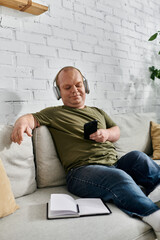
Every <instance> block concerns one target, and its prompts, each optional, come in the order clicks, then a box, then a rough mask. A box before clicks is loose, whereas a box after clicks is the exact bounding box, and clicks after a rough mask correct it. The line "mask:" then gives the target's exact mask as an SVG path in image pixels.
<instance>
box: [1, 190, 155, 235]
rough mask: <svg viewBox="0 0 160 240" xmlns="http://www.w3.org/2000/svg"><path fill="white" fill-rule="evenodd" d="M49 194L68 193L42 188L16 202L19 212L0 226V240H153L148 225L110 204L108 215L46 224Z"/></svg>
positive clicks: (47, 222) (60, 220) (4, 220)
mask: <svg viewBox="0 0 160 240" xmlns="http://www.w3.org/2000/svg"><path fill="white" fill-rule="evenodd" d="M52 193H68V191H67V189H66V186H61V187H54V188H43V189H38V190H37V191H36V192H34V193H33V194H30V195H28V196H25V197H22V198H18V199H17V203H18V204H19V206H20V209H19V210H18V211H16V212H15V213H14V215H10V216H8V217H7V218H6V219H5V218H4V219H3V221H2V222H1V225H0V229H1V232H0V236H1V240H10V239H11V240H21V239H23V240H36V239H38V240H51V239H53V240H64V239H65V240H81V239H83V240H94V239H95V240H154V239H155V235H154V232H153V230H152V229H151V227H150V226H149V225H148V224H146V223H144V222H142V221H141V220H139V219H136V218H131V217H130V216H128V215H127V214H125V213H124V212H122V211H121V210H120V209H118V208H117V207H116V206H115V205H113V204H110V203H109V204H108V206H109V208H110V209H111V211H112V214H110V215H104V216H98V217H97V216H92V217H91V216H89V217H80V218H68V219H58V220H47V219H46V210H47V208H46V203H47V202H48V201H49V198H50V194H52ZM68 194H69V193H68ZM74 197H75V196H74ZM8 228H9V231H8ZM6 232H7V234H6Z"/></svg>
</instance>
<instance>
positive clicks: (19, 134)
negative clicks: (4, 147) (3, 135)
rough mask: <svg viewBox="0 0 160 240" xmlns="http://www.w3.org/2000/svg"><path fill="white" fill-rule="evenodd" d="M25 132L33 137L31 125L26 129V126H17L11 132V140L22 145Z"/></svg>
mask: <svg viewBox="0 0 160 240" xmlns="http://www.w3.org/2000/svg"><path fill="white" fill-rule="evenodd" d="M24 133H26V134H27V135H28V136H29V137H32V133H31V129H30V128H29V127H27V128H26V130H25V129H24V128H17V127H15V128H14V129H13V131H12V134H11V141H12V142H14V143H18V144H19V145H20V144H21V143H22V141H23V134H24Z"/></svg>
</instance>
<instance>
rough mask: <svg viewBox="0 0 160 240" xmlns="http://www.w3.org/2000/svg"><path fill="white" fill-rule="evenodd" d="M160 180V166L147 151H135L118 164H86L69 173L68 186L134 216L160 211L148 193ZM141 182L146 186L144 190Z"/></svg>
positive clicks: (71, 190)
mask: <svg viewBox="0 0 160 240" xmlns="http://www.w3.org/2000/svg"><path fill="white" fill-rule="evenodd" d="M158 184H160V167H159V166H158V165H157V164H156V163H155V162H154V161H153V160H152V159H151V158H149V157H148V156H147V155H146V154H144V153H142V152H139V151H132V152H129V153H127V154H126V155H124V156H123V157H121V158H120V159H119V160H118V162H117V163H116V165H114V166H105V165H97V164H95V165H85V166H81V167H77V168H75V169H71V170H70V171H69V173H68V174H67V187H68V190H69V191H70V192H71V193H73V194H75V195H77V196H79V197H87V198H90V197H93V198H101V199H102V200H103V201H105V202H113V203H114V204H115V205H116V206H117V207H119V208H120V209H121V210H123V211H124V212H126V213H127V214H129V215H130V216H139V217H144V216H147V215H150V214H151V213H153V212H155V211H157V210H158V209H159V207H158V206H157V205H156V204H154V203H153V202H152V201H151V200H150V199H149V198H148V197H147V196H146V195H148V194H149V193H150V192H151V191H152V190H153V189H154V188H155V187H156V186H157V185H158ZM138 185H141V186H143V187H144V188H145V191H146V195H145V194H144V193H143V191H142V190H141V188H140V187H139V186H138Z"/></svg>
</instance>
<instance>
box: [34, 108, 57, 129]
mask: <svg viewBox="0 0 160 240" xmlns="http://www.w3.org/2000/svg"><path fill="white" fill-rule="evenodd" d="M53 112H54V110H53V108H45V109H43V110H41V111H40V112H36V113H32V115H33V117H34V118H35V119H36V120H37V121H38V123H39V124H40V125H45V126H50V125H51V122H53V116H54V113H53Z"/></svg>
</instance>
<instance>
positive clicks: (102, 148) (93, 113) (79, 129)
mask: <svg viewBox="0 0 160 240" xmlns="http://www.w3.org/2000/svg"><path fill="white" fill-rule="evenodd" d="M33 116H34V117H35V118H36V120H37V121H38V122H39V123H40V125H46V126H47V127H48V129H49V131H50V133H51V135H52V137H53V139H54V143H55V146H56V149H57V153H58V155H59V158H60V160H61V162H62V165H63V167H64V169H65V171H66V172H68V171H69V170H70V169H72V168H75V167H79V166H83V165H88V164H103V165H108V166H111V165H113V164H114V163H115V162H116V161H117V153H116V151H115V147H114V145H113V143H111V142H109V141H106V142H105V143H98V142H95V141H93V140H87V139H84V124H85V123H87V122H89V121H93V120H94V119H96V120H97V121H98V129H100V128H103V129H106V128H110V127H113V126H116V124H115V123H114V122H113V121H112V120H111V118H110V117H109V116H108V115H107V114H106V113H105V112H104V111H103V110H100V109H98V108H96V107H88V106H86V107H85V108H83V109H77V108H71V107H68V106H58V107H49V108H46V109H44V110H42V111H40V112H38V113H34V114H33Z"/></svg>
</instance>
